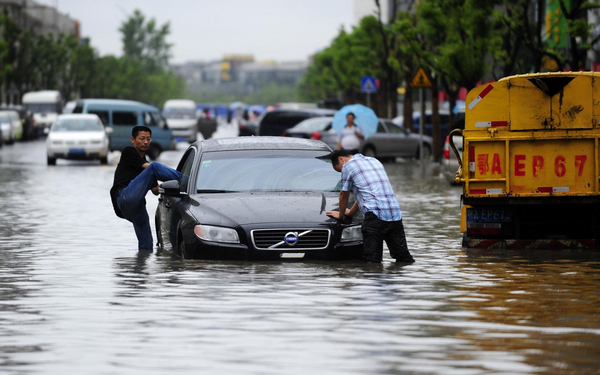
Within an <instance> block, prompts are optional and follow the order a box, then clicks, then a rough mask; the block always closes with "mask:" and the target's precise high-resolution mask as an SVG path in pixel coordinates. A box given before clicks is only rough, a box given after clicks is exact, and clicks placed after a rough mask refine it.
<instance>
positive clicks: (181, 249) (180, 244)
mask: <svg viewBox="0 0 600 375" xmlns="http://www.w3.org/2000/svg"><path fill="white" fill-rule="evenodd" d="M177 255H179V257H180V258H181V260H184V259H187V251H186V248H185V241H184V240H183V235H182V234H181V232H179V236H177Z"/></svg>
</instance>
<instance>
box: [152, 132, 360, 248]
mask: <svg viewBox="0 0 600 375" xmlns="http://www.w3.org/2000/svg"><path fill="white" fill-rule="evenodd" d="M329 154H330V149H329V148H328V147H327V145H325V144H324V143H322V142H319V141H312V140H304V139H294V138H281V137H243V138H230V139H216V140H207V141H199V142H196V143H194V144H192V145H191V146H190V147H189V148H188V150H187V151H186V153H185V154H184V156H183V158H182V159H181V162H180V163H179V166H178V167H177V170H178V171H180V172H181V178H180V179H179V180H177V181H175V180H174V181H167V182H164V183H163V184H162V187H161V196H160V199H159V205H158V208H157V210H156V233H157V235H158V241H159V244H160V245H161V246H162V247H164V248H166V249H172V250H174V251H175V252H176V253H177V254H178V255H180V256H181V257H182V258H202V259H279V258H285V257H288V256H294V257H304V258H313V259H356V258H360V257H361V254H362V234H361V231H360V225H361V223H362V216H360V215H357V216H356V217H355V218H353V222H351V223H339V222H338V221H337V220H335V219H332V218H330V217H328V216H327V215H326V211H328V210H335V209H337V207H338V198H339V186H340V174H339V173H337V172H335V171H334V170H333V168H332V167H331V162H330V160H329Z"/></svg>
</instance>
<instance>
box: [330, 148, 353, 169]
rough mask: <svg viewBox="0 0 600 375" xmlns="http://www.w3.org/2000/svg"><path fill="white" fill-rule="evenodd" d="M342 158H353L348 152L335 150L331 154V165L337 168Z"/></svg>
mask: <svg viewBox="0 0 600 375" xmlns="http://www.w3.org/2000/svg"><path fill="white" fill-rule="evenodd" d="M340 156H342V157H347V156H352V153H351V152H350V151H348V150H344V149H341V150H335V151H332V152H331V164H332V165H333V166H336V165H338V164H340Z"/></svg>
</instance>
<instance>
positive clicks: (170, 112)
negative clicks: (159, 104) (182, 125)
mask: <svg viewBox="0 0 600 375" xmlns="http://www.w3.org/2000/svg"><path fill="white" fill-rule="evenodd" d="M163 115H164V116H165V118H166V119H167V120H168V119H195V118H196V110H195V109H192V108H165V110H164V111H163Z"/></svg>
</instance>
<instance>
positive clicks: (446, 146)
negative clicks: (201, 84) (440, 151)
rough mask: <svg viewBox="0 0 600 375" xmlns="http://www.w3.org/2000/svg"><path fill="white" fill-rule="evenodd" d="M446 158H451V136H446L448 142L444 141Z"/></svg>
mask: <svg viewBox="0 0 600 375" xmlns="http://www.w3.org/2000/svg"><path fill="white" fill-rule="evenodd" d="M444 159H446V160H448V159H450V137H446V142H445V143H444Z"/></svg>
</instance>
